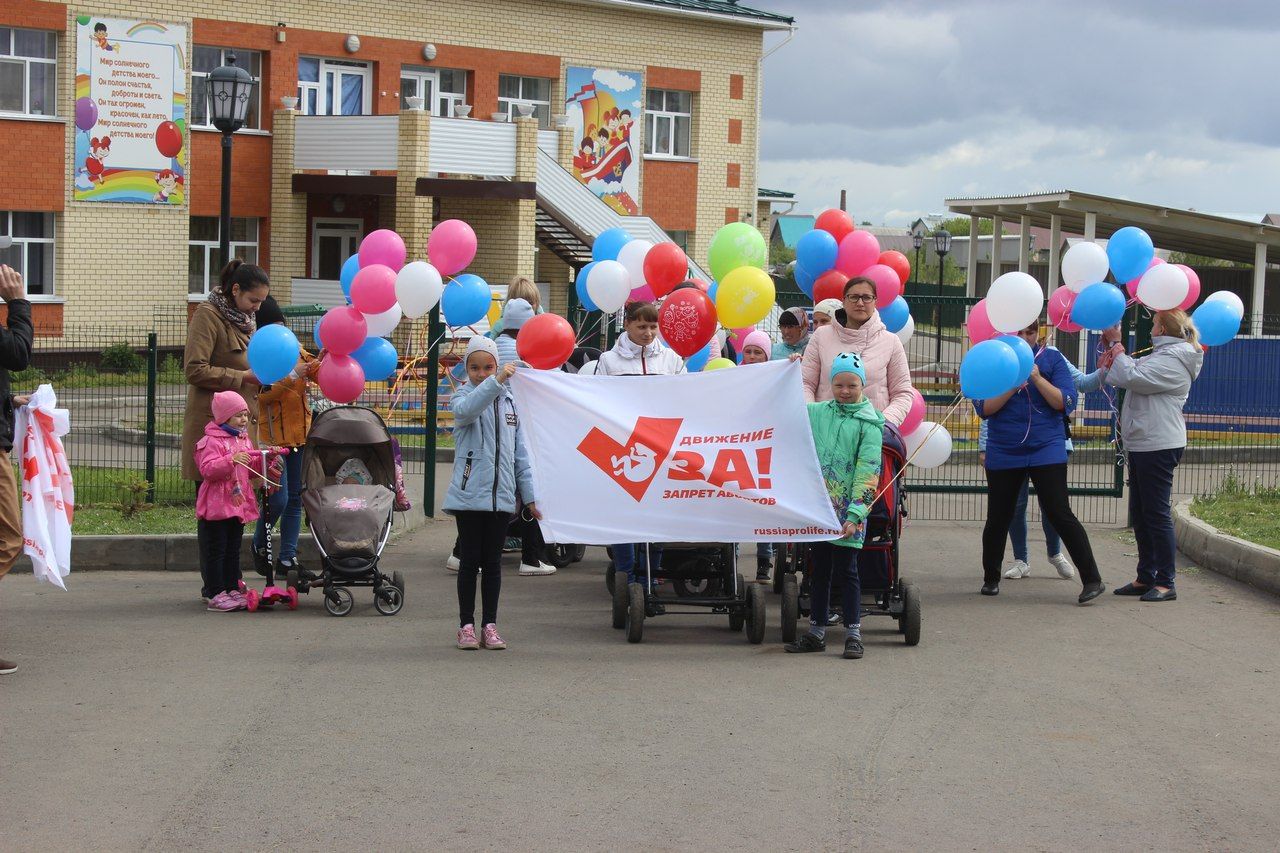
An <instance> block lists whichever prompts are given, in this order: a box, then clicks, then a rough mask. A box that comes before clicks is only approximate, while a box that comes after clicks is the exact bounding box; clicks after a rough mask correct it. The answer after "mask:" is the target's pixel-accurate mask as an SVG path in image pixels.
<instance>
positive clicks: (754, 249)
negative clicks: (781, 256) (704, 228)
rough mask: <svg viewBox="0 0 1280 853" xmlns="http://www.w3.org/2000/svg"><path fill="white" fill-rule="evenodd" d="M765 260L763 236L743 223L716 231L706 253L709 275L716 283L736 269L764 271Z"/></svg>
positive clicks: (730, 224) (766, 249)
mask: <svg viewBox="0 0 1280 853" xmlns="http://www.w3.org/2000/svg"><path fill="white" fill-rule="evenodd" d="M767 259H768V247H766V246H765V242H764V235H763V234H761V233H760V232H759V231H757V230H756V229H755V228H754V227H752V226H751V225H748V224H747V223H745V222H731V223H729V224H728V225H726V226H724V227H723V228H721V229H720V230H719V231H717V232H716V235H715V236H714V237H712V238H711V248H710V249H709V250H708V251H707V261H708V262H709V263H710V265H711V275H712V277H713V278H715V279H716V280H717V281H719V280H720V279H722V278H724V277H725V276H726V275H728V274H729V273H731V272H732V271H734V270H736V269H737V268H738V267H758V268H760V269H764V265H765V262H766V261H767Z"/></svg>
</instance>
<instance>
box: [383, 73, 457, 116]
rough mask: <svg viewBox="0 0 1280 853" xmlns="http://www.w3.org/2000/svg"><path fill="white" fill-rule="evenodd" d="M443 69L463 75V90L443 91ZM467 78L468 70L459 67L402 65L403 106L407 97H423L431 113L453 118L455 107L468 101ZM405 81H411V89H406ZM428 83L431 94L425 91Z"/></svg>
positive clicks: (401, 87) (401, 91)
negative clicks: (424, 87)
mask: <svg viewBox="0 0 1280 853" xmlns="http://www.w3.org/2000/svg"><path fill="white" fill-rule="evenodd" d="M442 71H448V72H452V73H453V74H457V75H461V77H462V81H463V82H462V88H463V91H461V92H445V91H442V90H441V88H440V86H441V83H440V77H441V74H440V72H442ZM466 80H467V72H465V71H463V70H461V69H458V68H421V67H419V66H415V65H402V66H400V104H401V108H402V109H403V108H404V104H405V99H406V98H414V97H417V98H422V99H423V105H424V106H425V107H426V108H427V112H429V113H431V115H433V116H442V117H444V118H452V117H453V108H454V107H455V106H456V105H458V104H465V103H466V102H467V93H466V88H467V83H466ZM405 83H410V84H411V85H412V86H413V88H412V90H411V91H406V89H405ZM427 84H429V85H430V86H431V94H430V95H429V96H428V95H426V94H424V93H423V86H424V85H427Z"/></svg>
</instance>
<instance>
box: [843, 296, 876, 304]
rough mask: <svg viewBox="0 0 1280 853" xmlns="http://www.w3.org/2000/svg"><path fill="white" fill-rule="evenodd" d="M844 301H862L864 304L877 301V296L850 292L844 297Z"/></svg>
mask: <svg viewBox="0 0 1280 853" xmlns="http://www.w3.org/2000/svg"><path fill="white" fill-rule="evenodd" d="M844 301H845V302H861V303H863V304H866V303H868V302H875V301H876V298H875V297H874V296H870V295H867V294H864V293H850V294H849V295H848V296H846V297H845V298H844Z"/></svg>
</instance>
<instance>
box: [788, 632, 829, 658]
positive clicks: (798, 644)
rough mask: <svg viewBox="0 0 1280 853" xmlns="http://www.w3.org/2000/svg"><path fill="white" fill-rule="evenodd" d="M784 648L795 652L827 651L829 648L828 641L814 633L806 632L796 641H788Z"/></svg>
mask: <svg viewBox="0 0 1280 853" xmlns="http://www.w3.org/2000/svg"><path fill="white" fill-rule="evenodd" d="M782 648H783V650H784V651H788V652H791V653H793V654H804V653H806V652H825V651H826V650H827V641H826V640H824V639H822V638H820V637H815V636H814V635H813V634H805V635H803V636H802V637H800V639H798V640H796V641H795V642H794V643H787V644H786V645H784V646H783V647H782Z"/></svg>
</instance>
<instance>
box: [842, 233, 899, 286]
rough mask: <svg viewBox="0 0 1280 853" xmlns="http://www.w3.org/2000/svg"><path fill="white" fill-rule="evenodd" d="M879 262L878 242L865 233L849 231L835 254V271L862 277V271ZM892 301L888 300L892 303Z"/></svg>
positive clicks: (873, 236) (872, 235) (871, 235)
mask: <svg viewBox="0 0 1280 853" xmlns="http://www.w3.org/2000/svg"><path fill="white" fill-rule="evenodd" d="M878 260H880V241H878V240H876V238H875V235H874V234H870V233H868V232H866V231H850V232H849V233H848V234H846V235H844V239H843V240H841V241H840V249H839V251H838V252H837V253H836V269H838V270H840V272H842V273H844V274H845V275H847V276H850V277H852V276H855V275H862V273H863V271H864V270H865V269H866V268H867V267H869V266H871V265H872V264H874V263H876V262H877V261H878ZM892 301H893V300H890V302H892Z"/></svg>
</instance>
